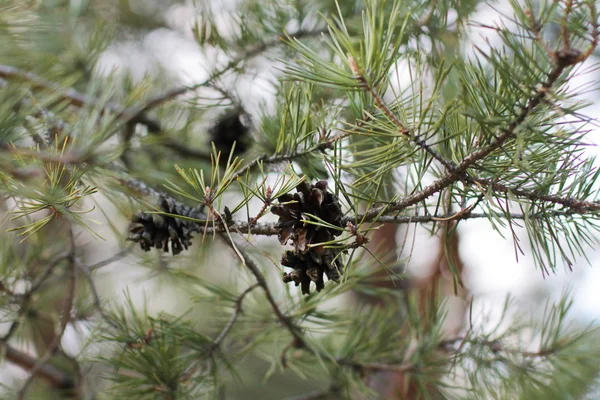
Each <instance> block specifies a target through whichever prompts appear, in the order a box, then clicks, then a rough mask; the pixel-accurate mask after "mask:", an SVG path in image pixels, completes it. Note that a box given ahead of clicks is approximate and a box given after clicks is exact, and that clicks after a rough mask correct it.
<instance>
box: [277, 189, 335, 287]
mask: <svg viewBox="0 0 600 400" xmlns="http://www.w3.org/2000/svg"><path fill="white" fill-rule="evenodd" d="M296 191H297V193H294V194H293V195H292V194H286V195H284V196H281V197H280V198H279V203H280V204H279V205H277V206H274V207H272V208H271V212H272V213H273V214H275V215H278V216H279V222H278V226H279V228H280V229H279V242H280V243H281V244H282V245H285V244H286V243H287V242H288V241H290V240H291V242H292V244H293V246H294V250H293V251H287V252H286V253H284V255H283V257H282V259H281V263H282V265H284V266H286V267H288V268H292V269H293V271H292V272H291V273H284V274H283V281H284V282H286V283H287V282H295V283H296V286H298V285H301V286H302V293H303V294H309V293H310V282H311V281H312V282H315V284H316V286H317V291H318V292H320V291H321V289H323V287H324V286H325V283H324V279H323V275H325V276H327V278H328V279H329V280H333V281H335V282H339V278H340V275H341V273H342V263H341V260H340V258H339V257H337V258H336V256H338V254H339V252H340V250H338V249H331V248H325V247H323V246H316V247H308V245H309V244H313V243H323V242H329V241H331V240H333V239H334V238H335V237H336V236H339V235H340V234H341V233H342V231H341V230H339V229H335V228H328V227H324V226H317V225H313V224H306V223H304V222H302V221H303V220H308V219H310V218H309V217H308V216H307V215H306V214H312V215H314V216H316V217H318V218H320V219H321V220H323V221H325V222H327V223H329V224H331V225H334V226H339V227H341V226H342V217H343V214H342V208H341V206H340V203H339V201H338V199H337V196H335V195H334V194H333V193H330V192H328V191H327V181H318V182H316V183H315V184H314V185H310V184H308V183H306V182H302V183H300V184H299V185H298V187H297V188H296ZM334 260H335V261H334Z"/></svg>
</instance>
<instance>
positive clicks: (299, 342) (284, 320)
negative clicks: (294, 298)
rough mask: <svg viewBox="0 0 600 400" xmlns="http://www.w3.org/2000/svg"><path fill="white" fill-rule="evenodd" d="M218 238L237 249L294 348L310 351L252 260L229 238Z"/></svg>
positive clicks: (222, 235) (222, 236)
mask: <svg viewBox="0 0 600 400" xmlns="http://www.w3.org/2000/svg"><path fill="white" fill-rule="evenodd" d="M220 236H221V238H222V239H223V240H224V241H225V242H226V243H227V244H228V245H229V247H231V248H232V249H233V250H234V251H236V249H237V251H236V252H238V254H241V256H242V257H243V258H244V261H245V264H246V266H247V267H248V269H249V270H250V272H252V275H254V278H255V279H256V282H257V284H258V285H259V286H260V287H261V288H262V289H263V291H264V292H265V295H266V297H267V301H268V302H269V304H270V305H271V308H272V309H273V311H274V312H275V316H276V317H277V319H279V321H280V322H281V324H282V325H283V326H285V327H286V328H287V330H288V331H289V332H290V334H291V335H292V337H293V338H294V346H295V347H296V348H306V349H310V348H309V347H308V345H307V343H306V340H305V339H304V336H303V335H302V331H301V329H300V328H299V327H298V326H296V324H295V323H294V322H293V321H292V320H291V318H290V317H288V316H286V315H285V314H284V313H283V311H281V309H280V308H279V305H278V304H277V302H276V301H275V298H274V297H273V294H272V293H271V289H270V288H269V285H268V284H267V280H266V279H265V276H264V275H263V273H262V272H261V270H260V268H259V267H258V265H256V263H255V262H254V260H252V259H251V258H250V257H249V256H248V255H247V254H246V252H245V251H244V250H243V249H240V248H237V247H236V246H235V244H234V243H233V241H232V240H231V239H230V238H229V236H228V235H225V234H223V233H221V234H220Z"/></svg>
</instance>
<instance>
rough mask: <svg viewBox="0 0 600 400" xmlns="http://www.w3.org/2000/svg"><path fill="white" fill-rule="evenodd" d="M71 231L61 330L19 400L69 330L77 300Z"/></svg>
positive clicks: (23, 389)
mask: <svg viewBox="0 0 600 400" xmlns="http://www.w3.org/2000/svg"><path fill="white" fill-rule="evenodd" d="M69 231H70V239H71V240H70V241H71V243H70V245H71V252H70V253H69V256H68V260H69V266H68V275H67V279H68V281H69V283H68V287H67V292H66V294H65V298H64V299H63V307H62V316H61V319H60V328H59V332H58V334H55V335H54V337H53V339H52V341H51V342H50V343H49V344H48V348H47V349H46V353H45V354H44V355H43V356H42V357H41V358H40V359H39V360H38V361H37V363H36V364H35V365H34V366H33V368H32V369H31V370H30V375H29V377H28V378H27V380H26V381H25V384H24V385H23V387H22V388H21V390H20V391H19V393H18V394H17V399H18V400H24V399H25V394H26V393H27V389H28V388H29V386H30V385H31V383H33V380H34V378H35V376H36V375H37V374H38V372H40V370H41V369H42V368H43V367H44V366H45V365H46V364H47V363H48V362H49V361H50V359H51V358H52V356H53V355H54V351H55V350H56V349H57V348H58V346H60V341H61V339H62V337H63V335H64V333H65V330H66V329H67V325H68V324H69V321H70V320H71V310H72V309H73V303H74V300H75V284H76V274H75V263H76V261H75V238H74V234H73V229H72V227H70V228H69Z"/></svg>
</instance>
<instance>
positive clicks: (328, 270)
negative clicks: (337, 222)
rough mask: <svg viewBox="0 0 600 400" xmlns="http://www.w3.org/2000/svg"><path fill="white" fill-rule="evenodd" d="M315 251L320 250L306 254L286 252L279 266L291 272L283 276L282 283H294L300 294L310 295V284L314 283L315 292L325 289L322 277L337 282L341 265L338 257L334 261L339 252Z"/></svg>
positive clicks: (321, 249)
mask: <svg viewBox="0 0 600 400" xmlns="http://www.w3.org/2000/svg"><path fill="white" fill-rule="evenodd" d="M317 249H320V250H317V251H316V252H313V251H310V252H307V253H302V252H299V251H293V250H288V251H286V252H285V253H284V254H283V256H282V257H281V264H282V265H283V266H285V267H288V268H292V269H293V271H292V272H290V273H284V274H283V282H285V283H288V282H294V283H295V284H296V286H301V290H302V294H310V283H311V282H314V283H315V285H316V287H317V292H320V291H321V289H323V288H324V287H325V280H324V278H323V275H325V276H327V279H329V280H333V281H335V282H339V278H340V275H341V274H342V263H341V261H340V260H339V257H338V258H337V259H335V256H336V255H337V254H339V251H338V250H336V249H325V248H323V247H317ZM334 259H335V261H334Z"/></svg>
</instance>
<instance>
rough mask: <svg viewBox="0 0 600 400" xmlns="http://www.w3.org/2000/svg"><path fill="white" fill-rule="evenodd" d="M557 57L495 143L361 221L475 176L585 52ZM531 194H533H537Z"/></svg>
mask: <svg viewBox="0 0 600 400" xmlns="http://www.w3.org/2000/svg"><path fill="white" fill-rule="evenodd" d="M555 57H556V65H555V66H554V68H553V69H552V71H551V72H550V73H549V75H548V78H547V80H546V81H545V82H544V83H542V85H541V86H540V88H539V89H538V90H537V91H536V93H535V94H534V95H533V97H532V98H531V99H529V101H528V102H527V105H526V106H524V107H523V108H522V109H521V111H520V112H519V114H518V116H517V117H516V118H515V119H514V120H513V121H512V122H511V123H510V124H508V126H507V127H506V128H503V129H501V131H500V134H499V135H498V136H496V138H495V139H494V140H493V141H492V143H490V144H489V145H487V146H484V147H482V148H480V149H478V150H475V151H473V152H471V153H470V154H469V155H467V156H466V157H465V158H464V159H463V160H462V161H461V162H460V163H459V164H458V165H457V166H456V167H455V168H452V169H449V170H448V172H447V173H446V174H445V175H444V176H442V177H441V178H439V179H438V180H436V181H435V182H434V183H432V184H431V185H429V186H427V187H425V188H424V189H422V190H420V191H418V192H416V193H414V194H412V195H410V196H407V197H405V198H403V199H400V200H396V201H393V202H391V203H390V204H388V205H384V206H380V207H374V208H371V209H370V210H367V211H366V212H365V213H363V214H359V215H357V220H358V221H360V222H366V221H374V220H376V218H377V217H378V216H380V215H384V214H390V213H392V212H395V211H401V210H403V209H405V208H407V207H409V206H412V205H415V204H417V203H419V202H421V201H423V200H425V199H427V198H428V197H430V196H432V195H434V194H435V193H438V192H440V191H441V190H443V189H445V188H446V187H448V186H450V185H452V184H453V183H455V182H457V181H459V180H461V179H462V178H463V177H464V180H466V181H469V179H474V178H469V177H468V176H466V177H465V173H466V172H467V171H468V170H469V168H471V167H472V166H474V165H475V164H476V163H477V162H479V161H481V160H483V159H484V158H485V157H487V156H488V155H490V154H492V153H493V152H494V151H496V150H498V149H500V148H501V147H502V145H503V144H504V143H505V142H506V141H507V140H508V139H510V138H512V137H514V135H515V132H516V130H517V128H518V127H519V126H520V125H521V124H522V123H523V122H525V119H526V118H527V117H528V116H529V115H530V114H531V113H532V111H533V110H534V109H535V108H536V107H537V106H538V105H539V104H540V103H541V102H542V100H543V99H544V98H545V97H546V95H547V94H548V93H549V92H550V90H551V89H552V87H553V86H554V84H555V83H556V82H557V81H558V79H559V77H560V76H561V74H562V73H563V72H564V71H565V69H567V67H570V66H573V65H575V64H577V63H580V62H582V61H583V60H584V59H582V58H581V52H579V51H578V50H575V49H563V50H560V51H557V52H556V53H555ZM429 149H430V148H429V146H426V147H425V148H424V150H425V151H429ZM445 165H448V166H451V165H450V164H449V163H445ZM447 168H448V167H447ZM496 185H498V184H496ZM498 187H500V186H498ZM531 195H532V196H533V194H531ZM574 204H578V203H574ZM597 207H598V206H597Z"/></svg>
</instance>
